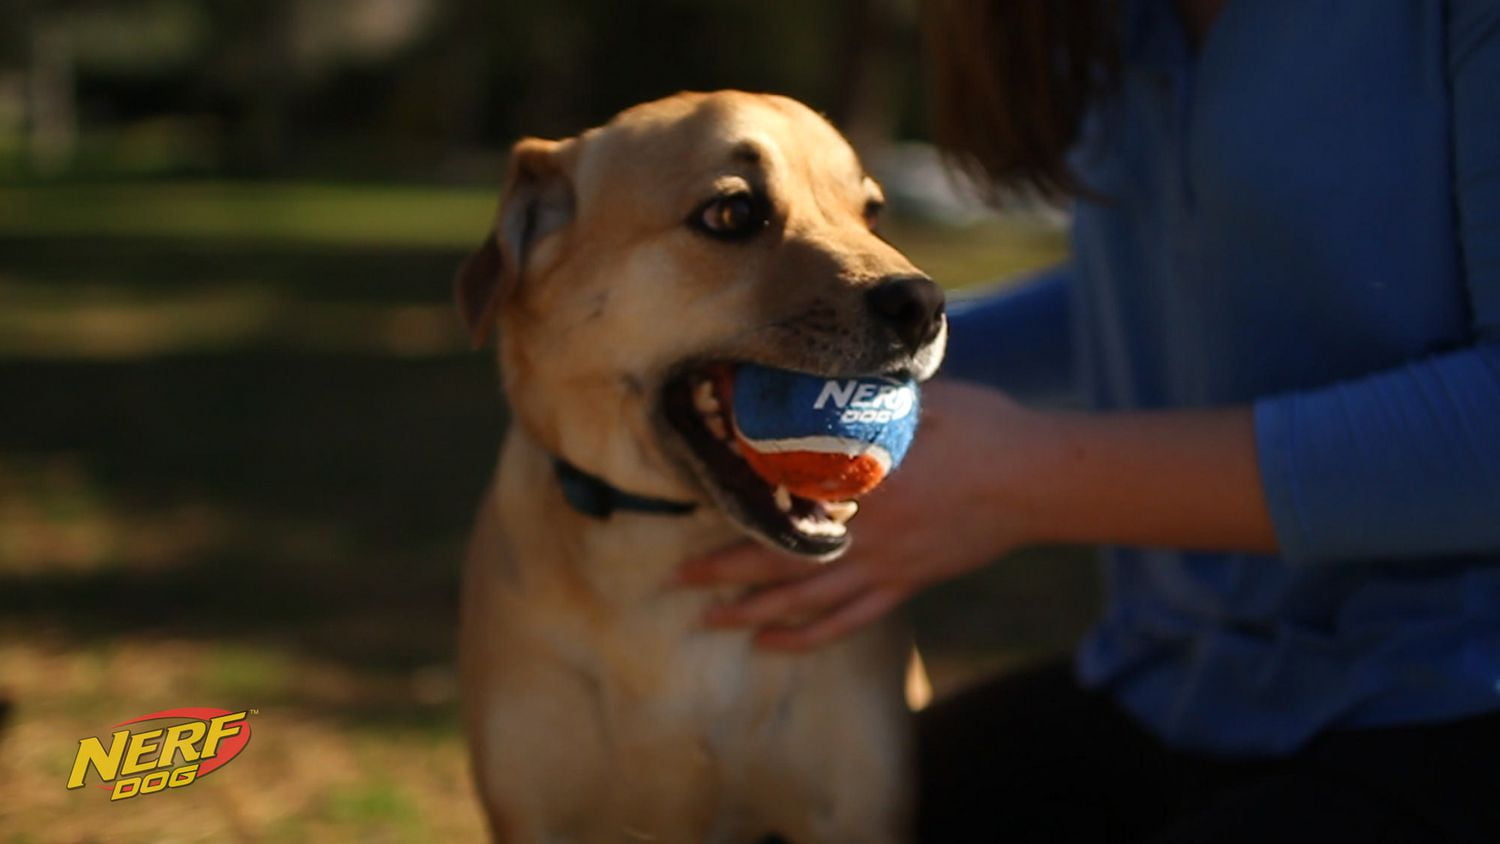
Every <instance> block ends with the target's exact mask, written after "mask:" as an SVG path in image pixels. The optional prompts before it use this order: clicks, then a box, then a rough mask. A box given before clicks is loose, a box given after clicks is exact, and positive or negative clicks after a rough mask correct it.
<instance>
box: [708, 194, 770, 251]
mask: <svg viewBox="0 0 1500 844" xmlns="http://www.w3.org/2000/svg"><path fill="white" fill-rule="evenodd" d="M692 222H693V224H694V225H695V226H696V227H697V228H699V229H701V230H702V231H704V232H707V233H708V234H711V235H713V236H714V237H720V238H725V239H727V240H738V239H740V238H745V237H749V236H751V235H753V234H755V233H756V232H758V231H760V230H761V229H763V228H765V227H766V222H767V214H766V207H765V202H764V200H761V199H759V198H758V197H755V196H753V195H751V194H748V193H732V194H727V195H725V196H719V197H715V198H713V199H710V200H709V201H708V202H706V203H704V204H703V206H702V207H701V208H699V209H698V210H697V211H695V212H693V220H692Z"/></svg>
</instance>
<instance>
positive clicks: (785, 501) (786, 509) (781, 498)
mask: <svg viewBox="0 0 1500 844" xmlns="http://www.w3.org/2000/svg"><path fill="white" fill-rule="evenodd" d="M771 497H772V498H774V499H776V509H778V510H780V511H781V512H783V513H790V512H791V511H792V491H791V490H789V489H787V488H786V487H784V486H778V487H776V490H775V491H774V492H772V493H771Z"/></svg>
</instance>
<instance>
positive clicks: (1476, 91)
mask: <svg viewBox="0 0 1500 844" xmlns="http://www.w3.org/2000/svg"><path fill="white" fill-rule="evenodd" d="M1447 29H1448V41H1447V43H1448V70H1449V77H1450V79H1449V84H1450V90H1451V92H1452V98H1453V110H1452V114H1453V153H1454V177H1455V192H1456V197H1457V211H1458V221H1459V239H1460V250H1461V256H1462V260H1463V268H1464V273H1465V278H1466V283H1467V287H1468V297H1469V305H1470V313H1471V316H1472V324H1471V327H1472V331H1471V334H1472V338H1473V342H1472V344H1471V345H1470V346H1467V347H1465V348H1461V349H1458V350H1455V351H1451V352H1448V353H1446V354H1442V355H1437V356H1433V357H1430V358H1425V359H1422V360H1418V361H1413V362H1411V363H1409V364H1407V365H1405V366H1403V367H1400V368H1398V369H1395V370H1389V371H1385V372H1379V373H1375V374H1372V375H1370V376H1368V377H1365V378H1363V379H1360V380H1357V381H1353V382H1349V383H1344V384H1338V385H1333V386H1330V387H1327V388H1323V389H1318V390H1312V391H1307V392H1300V393H1293V394H1287V395H1278V396H1272V397H1268V398H1265V399H1262V400H1260V401H1258V402H1257V403H1256V406H1255V425H1256V446H1257V450H1258V452H1257V453H1258V459H1259V462H1260V468H1261V476H1262V481H1263V483H1264V486H1265V490H1266V498H1267V503H1268V505H1269V507H1270V511H1271V517H1272V521H1273V522H1274V524H1275V528H1276V533H1277V539H1278V541H1279V542H1280V544H1281V547H1282V553H1283V555H1284V556H1286V557H1287V558H1288V559H1292V560H1298V561H1324V560H1340V559H1372V558H1377V559H1378V558H1399V557H1414V556H1426V555H1438V554H1468V553H1484V552H1489V553H1493V552H1495V551H1500V93H1497V92H1500V0H1454V2H1452V3H1450V4H1449V8H1448V21H1447Z"/></svg>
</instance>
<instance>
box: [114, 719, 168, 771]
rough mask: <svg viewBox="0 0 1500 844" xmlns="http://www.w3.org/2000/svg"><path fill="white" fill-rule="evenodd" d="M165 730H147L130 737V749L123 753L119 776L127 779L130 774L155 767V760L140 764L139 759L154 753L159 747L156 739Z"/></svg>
mask: <svg viewBox="0 0 1500 844" xmlns="http://www.w3.org/2000/svg"><path fill="white" fill-rule="evenodd" d="M164 732H166V730H147V731H146V732H144V733H136V734H135V735H133V736H131V737H130V749H129V750H126V751H125V765H124V766H123V767H121V768H120V776H122V777H128V776H130V775H131V774H139V773H140V772H141V771H149V770H151V769H152V768H155V767H156V760H155V759H152V760H151V761H150V762H142V761H141V757H142V756H145V755H147V754H148V753H154V752H156V749H157V747H159V745H157V744H156V739H159V738H161V734H162V733H164Z"/></svg>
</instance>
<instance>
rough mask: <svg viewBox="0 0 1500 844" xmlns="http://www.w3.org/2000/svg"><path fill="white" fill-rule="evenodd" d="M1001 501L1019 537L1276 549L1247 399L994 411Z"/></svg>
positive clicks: (1183, 546) (1271, 550) (996, 494)
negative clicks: (1137, 408) (1180, 406)
mask: <svg viewBox="0 0 1500 844" xmlns="http://www.w3.org/2000/svg"><path fill="white" fill-rule="evenodd" d="M995 425H996V430H995V431H994V437H995V440H994V441H995V442H1002V443H1006V445H1004V446H1002V447H1001V448H1000V449H998V453H997V455H996V457H997V459H998V460H999V461H1001V463H1002V464H1008V465H997V466H995V467H994V468H995V471H994V475H993V477H994V481H993V483H994V484H996V485H997V486H998V488H997V489H996V490H995V491H994V493H993V494H994V495H995V496H996V500H997V501H998V502H1000V506H1002V507H1006V508H1009V509H1011V510H1012V512H1013V515H1012V517H1011V519H1012V520H1013V521H1014V523H1016V524H1017V526H1018V530H1019V532H1020V535H1021V537H1023V539H1024V541H1027V542H1068V543H1103V544H1114V545H1138V546H1157V547H1172V548H1187V549H1215V550H1241V551H1256V552H1268V553H1269V552H1274V551H1275V550H1276V537H1275V532H1274V529H1273V528H1272V524H1271V519H1270V516H1269V514H1268V512H1267V509H1266V504H1265V496H1264V493H1263V491H1262V488H1261V482H1260V472H1259V469H1258V467H1257V464H1256V455H1255V434H1254V422H1253V418H1252V414H1251V411H1250V408H1249V407H1248V406H1244V407H1231V408H1223V409H1209V410H1174V411H1159V412H1138V413H1124V412H1117V413H1107V414H1086V413H1073V412H1060V411H1039V410H1030V409H1025V408H1020V407H1012V408H1011V410H1010V411H1009V412H1007V413H1005V414H1003V416H1001V417H1000V418H997V419H996V422H995Z"/></svg>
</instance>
